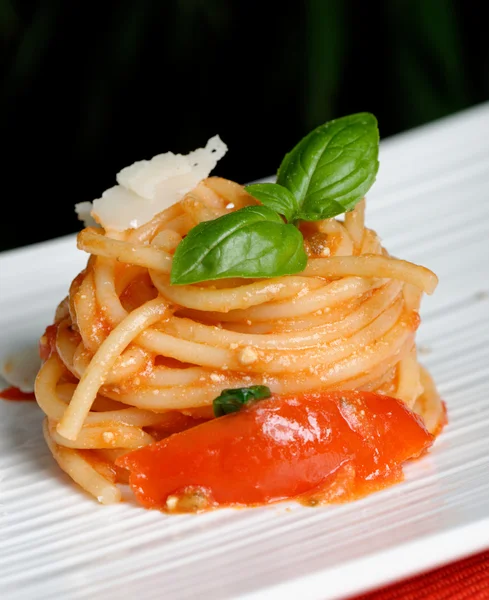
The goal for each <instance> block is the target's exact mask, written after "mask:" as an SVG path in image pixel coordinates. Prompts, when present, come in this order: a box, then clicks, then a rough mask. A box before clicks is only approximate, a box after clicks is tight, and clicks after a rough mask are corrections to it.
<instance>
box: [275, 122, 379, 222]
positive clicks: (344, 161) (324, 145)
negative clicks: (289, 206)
mask: <svg viewBox="0 0 489 600" xmlns="http://www.w3.org/2000/svg"><path fill="white" fill-rule="evenodd" d="M378 153H379V131H378V127H377V119H376V118H375V117H374V115H372V114H370V113H358V114H355V115H350V116H347V117H342V118H341V119H336V120H334V121H329V122H328V123H325V124H324V125H320V126H319V127H317V128H316V129H314V130H313V131H311V133H310V134H309V135H307V136H306V137H305V138H303V139H302V140H301V141H300V142H299V143H298V144H297V146H295V148H294V149H293V150H291V152H289V153H288V154H287V155H286V156H285V158H284V160H283V161H282V164H281V165H280V168H279V170H278V173H277V183H278V184H279V185H282V186H284V187H286V188H287V189H289V190H290V191H291V192H292V193H293V194H294V196H295V198H296V200H297V203H298V205H299V210H298V211H297V212H296V214H295V215H294V219H295V220H298V219H302V220H305V221H317V220H320V219H329V218H331V217H334V216H336V215H339V214H342V213H344V212H345V211H348V210H351V209H352V208H353V207H354V206H355V204H356V203H357V202H358V201H359V200H361V199H362V198H363V196H364V195H365V194H366V193H367V191H368V190H369V189H370V187H371V185H372V184H373V182H374V181H375V178H376V176H377V171H378V168H379V161H378Z"/></svg>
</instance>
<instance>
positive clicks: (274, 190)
mask: <svg viewBox="0 0 489 600" xmlns="http://www.w3.org/2000/svg"><path fill="white" fill-rule="evenodd" d="M245 190H246V191H247V192H248V194H251V195H252V196H253V197H254V198H257V199H258V200H259V201H260V202H261V203H262V204H264V205H265V206H268V208H271V209H272V210H275V211H277V212H278V213H279V214H280V215H284V217H285V218H286V219H287V221H290V220H291V219H292V217H293V216H294V215H295V214H296V213H297V211H298V210H299V205H298V204H297V200H296V198H295V196H294V194H293V193H292V192H291V191H289V190H288V189H287V188H285V187H283V186H282V185H278V184H277V183H255V184H253V185H247V186H246V187H245Z"/></svg>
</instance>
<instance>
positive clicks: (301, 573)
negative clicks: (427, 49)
mask: <svg viewBox="0 0 489 600" xmlns="http://www.w3.org/2000/svg"><path fill="white" fill-rule="evenodd" d="M367 224H368V226H370V227H373V228H375V229H376V230H377V231H378V233H379V234H380V235H381V237H382V238H383V240H384V243H385V245H386V246H387V247H388V248H389V249H390V250H391V251H392V252H393V253H394V254H395V255H397V256H399V257H402V258H406V259H409V260H413V261H416V262H420V263H422V264H424V265H426V266H428V267H430V268H431V269H433V270H434V271H435V272H436V273H437V274H438V276H439V278H440V285H439V287H438V289H437V290H436V292H435V294H434V296H432V297H426V298H425V299H424V303H423V307H422V313H421V314H422V318H423V321H422V324H421V327H420V330H419V333H418V343H419V346H420V351H421V356H420V358H421V360H422V361H423V362H424V363H425V364H426V365H427V366H428V368H429V369H430V371H431V373H432V374H433V375H434V377H435V380H436V382H437V384H438V386H439V389H440V391H441V393H442V395H443V397H444V399H445V400H446V402H447V405H448V412H449V419H450V423H449V425H448V427H447V428H446V429H445V431H444V433H443V434H442V436H441V437H440V438H439V439H438V440H437V442H436V444H435V447H434V449H433V450H432V452H431V453H430V454H429V455H428V456H426V457H425V458H423V459H422V460H420V461H418V462H417V463H415V464H413V465H411V466H410V467H409V468H408V469H407V477H406V481H405V482H403V483H402V484H399V485H397V486H394V487H392V488H390V489H387V490H384V491H382V492H378V493H376V494H374V495H372V496H370V497H368V498H365V499H363V500H360V501H357V502H355V503H352V504H347V505H341V506H331V507H324V508H314V509H311V508H309V509H308V508H304V507H301V506H297V505H294V504H287V505H280V506H274V507H268V508H261V509H251V510H236V511H235V510H221V511H216V512H213V513H210V514H204V515H196V516H195V515H193V516H191V515H182V516H165V515H163V514H159V513H157V512H148V511H145V510H143V509H141V508H139V507H137V506H136V505H134V504H131V503H130V502H127V503H123V504H120V505H117V506H111V507H103V506H99V505H98V504H97V503H96V502H95V501H93V500H92V499H91V498H88V497H87V496H86V495H84V494H83V493H82V492H80V491H79V490H78V489H77V488H76V487H75V486H74V485H72V484H71V483H70V481H69V480H68V479H67V477H66V476H64V475H63V474H61V473H60V471H59V469H58V468H57V466H56V465H55V463H54V461H53V459H52V457H51V456H50V455H49V453H48V451H47V449H46V447H45V445H44V442H43V440H42V435H41V429H40V425H41V413H40V410H39V409H38V408H37V406H36V405H35V404H32V403H9V402H1V403H0V597H1V598H2V599H3V600H31V599H36V600H44V599H45V600H47V599H50V600H51V599H58V598H59V599H68V600H71V599H88V598H90V599H93V600H99V599H100V600H102V599H103V600H109V599H121V598H124V599H125V598H137V599H139V600H151V599H153V598H154V599H156V598H167V599H170V600H173V599H175V600H183V599H189V598H199V599H204V600H205V599H211V598H212V599H216V600H217V599H221V598H239V599H240V600H252V599H253V600H258V599H259V600H261V599H264V598H267V600H274V599H277V600H278V599H280V600H283V599H284V598H285V599H286V598H294V599H295V598H301V600H305V599H311V600H312V599H314V600H328V599H339V598H346V597H348V595H351V594H354V593H358V592H361V591H366V590H369V589H372V588H374V587H376V586H380V585H382V584H385V583H388V582H391V581H393V580H395V579H397V578H400V577H404V576H408V575H412V574H414V573H418V572H420V571H423V570H426V569H429V568H432V567H435V566H438V565H440V564H443V563H445V562H447V561H449V560H453V559H457V558H461V557H463V556H466V555H467V554H470V553H473V552H476V551H479V550H482V549H483V548H487V547H489V266H488V261H489V104H486V105H481V106H478V107H475V108H473V109H470V110H468V111H465V112H463V113H460V114H458V115H455V116H453V117H449V118H447V119H444V120H441V121H438V122H436V123H433V124H430V125H428V126H425V127H422V128H418V129H416V130H413V131H410V132H407V133H405V134H402V135H399V136H396V137H394V138H391V139H387V140H384V141H382V143H381V167H380V172H379V177H378V180H377V182H376V184H375V185H374V188H373V189H372V191H371V193H370V194H369V196H368V204H367ZM85 261H86V255H84V254H83V253H81V252H79V251H77V250H76V247H75V239H74V237H73V236H68V237H66V238H63V239H60V240H55V241H52V242H48V243H44V244H39V245H36V246H31V247H27V248H23V249H20V250H15V251H10V252H5V253H3V254H2V255H0V332H1V336H0V362H1V361H4V360H5V359H6V358H7V357H8V356H9V355H10V354H12V353H15V352H19V351H21V350H22V349H23V348H25V347H26V346H29V345H32V344H36V342H37V339H38V338H39V336H40V335H41V333H42V331H43V329H44V327H45V325H46V324H48V323H49V322H50V321H51V319H52V316H53V313H54V309H55V306H56V304H57V302H58V301H59V300H60V299H61V298H62V297H63V296H64V295H65V294H66V291H67V289H68V285H69V282H70V281H71V279H72V278H73V277H74V276H75V275H76V273H77V272H78V271H79V270H80V269H81V268H82V267H83V265H84V263H85Z"/></svg>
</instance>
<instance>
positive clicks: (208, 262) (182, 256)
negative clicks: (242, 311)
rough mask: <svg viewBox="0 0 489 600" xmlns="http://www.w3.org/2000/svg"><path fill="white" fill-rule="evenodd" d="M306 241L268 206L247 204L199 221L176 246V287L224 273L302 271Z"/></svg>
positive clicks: (270, 274)
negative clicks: (224, 213)
mask: <svg viewBox="0 0 489 600" xmlns="http://www.w3.org/2000/svg"><path fill="white" fill-rule="evenodd" d="M306 263H307V255H306V251H305V249H304V239H303V237H302V234H301V232H300V231H299V230H298V229H297V228H296V227H295V226H294V225H286V224H285V223H284V222H283V220H282V219H281V217H280V216H279V215H278V214H277V213H276V212H274V211H273V210H271V209H270V208H267V207H266V206H247V207H245V208H242V209H240V210H237V211H235V212H232V213H228V214H227V215H223V216H222V217H219V218H217V219H214V220H213V221H205V222H204V223H200V224H199V225H196V226H195V227H194V228H193V229H191V230H190V231H189V233H188V234H187V236H186V237H185V238H184V239H183V240H182V241H181V242H180V244H178V246H177V249H176V251H175V255H174V257H173V266H172V271H171V277H170V281H171V283H172V284H173V285H182V284H190V283H197V282H199V281H209V280H213V279H223V278H226V277H244V278H247V277H256V278H260V277H279V276H281V275H291V274H294V273H299V272H300V271H303V270H304V269H305V267H306Z"/></svg>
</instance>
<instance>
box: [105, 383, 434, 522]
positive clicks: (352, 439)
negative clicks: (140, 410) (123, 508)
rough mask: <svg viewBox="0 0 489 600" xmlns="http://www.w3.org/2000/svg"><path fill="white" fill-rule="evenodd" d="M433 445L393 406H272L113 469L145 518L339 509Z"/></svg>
mask: <svg viewBox="0 0 489 600" xmlns="http://www.w3.org/2000/svg"><path fill="white" fill-rule="evenodd" d="M433 441H434V436H433V435H431V434H430V433H429V432H428V431H427V430H426V428H425V427H424V425H423V422H422V419H421V418H420V417H419V416H417V415H416V414H414V413H413V412H412V411H410V410H409V409H408V408H407V407H406V406H405V405H404V404H403V402H401V401H400V400H397V399H395V398H390V397H388V396H383V395H379V394H375V393H371V392H358V391H348V392H327V393H311V394H303V395H286V396H285V395H284V396H272V398H269V399H266V400H262V401H259V402H257V403H256V404H253V405H251V406H247V407H245V408H244V409H242V410H241V411H239V412H237V413H233V414H229V415H226V416H223V417H220V418H217V419H213V420H211V421H208V422H206V423H203V424H201V425H197V426H196V427H193V428H191V429H187V430H186V431H183V432H181V433H176V434H174V435H171V436H170V437H168V438H165V439H163V440H161V441H159V442H157V443H155V444H150V445H149V446H145V447H144V448H140V449H138V450H135V451H132V452H129V453H127V454H125V455H123V456H121V457H119V458H118V459H117V461H116V464H117V465H118V466H120V467H122V468H126V469H128V470H129V472H130V477H129V481H130V485H131V488H132V490H133V492H134V493H135V495H136V498H137V500H138V501H139V502H140V503H141V504H142V505H143V506H145V507H146V508H156V509H160V510H164V511H170V512H185V511H200V510H206V509H210V508H215V507H219V506H256V505H263V504H269V503H273V502H277V501H280V500H286V499H293V498H294V499H297V500H299V501H301V502H304V503H306V504H317V503H321V502H323V501H328V502H329V501H344V500H349V499H353V498H356V497H360V496H363V495H365V494H367V493H370V492H372V491H375V490H376V489H379V488H381V487H384V486H386V485H390V484H392V483H395V482H397V481H400V479H402V463H404V462H405V461H407V460H408V459H411V458H416V457H418V456H419V455H420V454H421V453H422V452H423V451H425V450H426V449H427V448H428V447H429V446H431V444H432V443H433Z"/></svg>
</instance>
